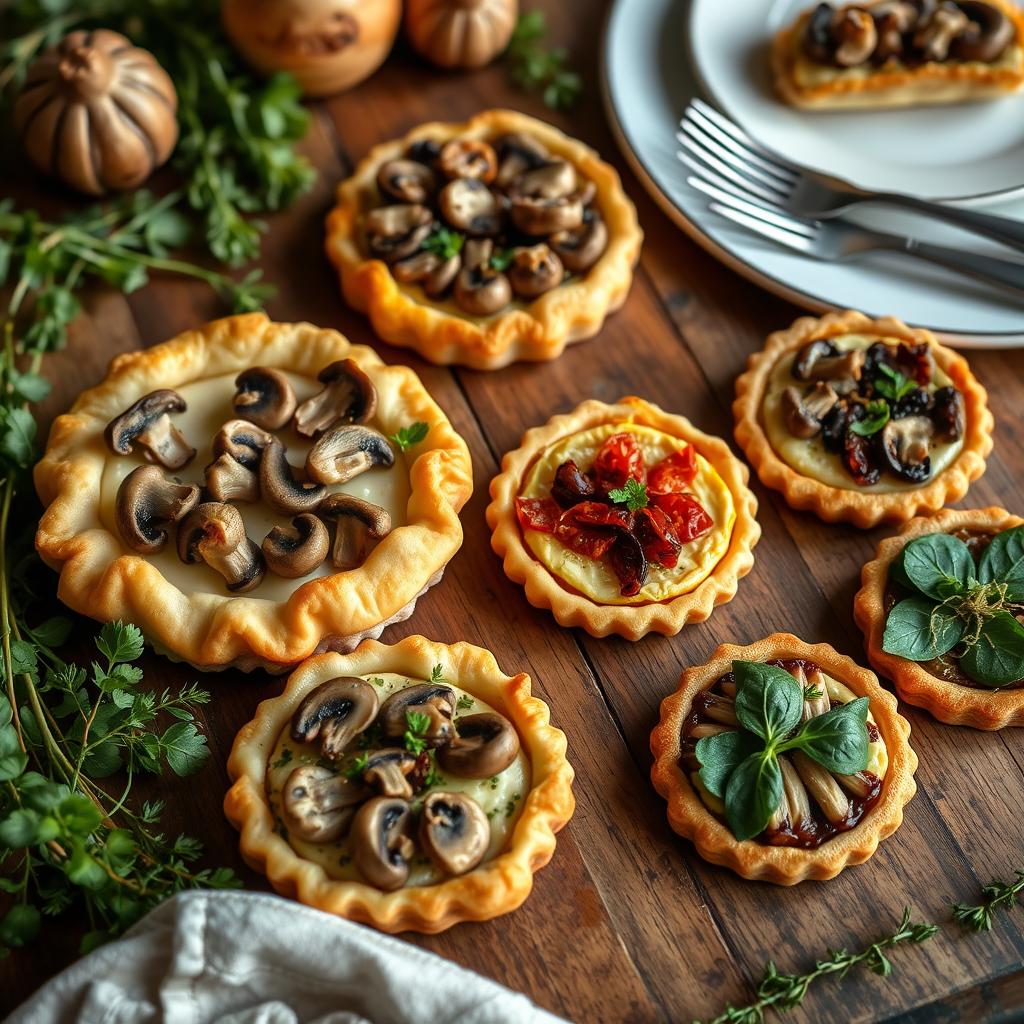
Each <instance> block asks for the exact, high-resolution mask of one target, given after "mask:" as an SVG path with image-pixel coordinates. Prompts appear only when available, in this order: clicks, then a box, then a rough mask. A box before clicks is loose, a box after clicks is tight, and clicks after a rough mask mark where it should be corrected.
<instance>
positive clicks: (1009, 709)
mask: <svg viewBox="0 0 1024 1024" xmlns="http://www.w3.org/2000/svg"><path fill="white" fill-rule="evenodd" d="M1019 526H1024V519H1021V518H1020V517H1019V516H1015V515H1011V513H1009V512H1007V511H1006V509H1003V508H986V509H950V508H947V509H942V510H941V511H940V512H938V513H936V514H935V515H933V516H922V517H920V518H917V519H911V520H910V522H908V523H906V524H905V525H904V526H903V528H902V529H901V530H900V532H899V533H898V534H897V535H896V536H895V537H888V538H886V539H885V540H883V541H882V542H881V543H880V544H879V546H878V552H877V554H876V556H875V558H874V559H873V560H872V561H870V562H868V563H867V564H866V565H865V566H864V568H863V569H862V570H861V589H860V590H859V591H858V592H857V595H856V597H855V598H854V602H853V617H854V620H855V621H856V623H857V625H858V626H859V627H860V629H861V631H862V632H863V633H864V645H865V650H866V651H867V656H868V661H870V662H871V665H872V667H873V668H874V669H875V670H876V671H877V672H878V673H880V674H881V675H883V676H885V677H886V678H888V679H891V680H892V682H893V685H894V686H895V688H896V693H897V695H898V696H899V698H900V700H904V701H906V702H907V703H908V704H913V705H915V706H916V707H919V708H924V709H925V710H926V711H927V712H928V713H929V714H931V715H934V717H935V718H937V719H938V720H939V721H940V722H945V723H946V724H947V725H966V726H970V727H971V728H974V729H987V730H993V729H1002V728H1004V727H1006V726H1021V725H1024V685H1020V684H1017V685H1015V686H1010V687H1006V688H1003V689H998V690H992V689H988V688H987V687H984V686H982V685H981V684H978V683H973V682H972V681H971V680H970V679H969V678H967V677H966V676H964V675H963V673H962V672H960V671H959V670H958V667H957V661H956V658H955V656H952V657H951V656H946V655H944V656H943V657H942V658H940V659H937V660H936V661H934V662H923V663H919V662H916V661H910V660H909V659H907V658H901V657H899V656H898V655H895V654H889V653H888V652H886V651H884V650H883V649H882V641H883V638H884V635H885V625H886V619H887V618H888V614H889V611H890V609H891V607H892V606H893V604H894V603H895V599H894V593H893V588H892V584H891V583H890V579H889V570H890V567H891V566H892V564H893V562H895V561H896V559H897V558H898V557H899V555H900V553H901V552H902V551H903V549H904V548H905V547H906V545H907V544H909V543H910V542H911V541H912V540H915V539H916V538H918V537H924V536H927V535H929V534H935V533H947V534H952V535H954V536H960V537H961V538H962V539H964V538H967V539H969V538H971V537H975V538H977V537H981V538H986V537H989V536H995V535H997V534H1000V533H1002V532H1003V531H1005V530H1010V529H1013V528H1015V527H1019ZM939 673H942V674H941V675H940V674H939Z"/></svg>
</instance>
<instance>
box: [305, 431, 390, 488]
mask: <svg viewBox="0 0 1024 1024" xmlns="http://www.w3.org/2000/svg"><path fill="white" fill-rule="evenodd" d="M394 463H395V453H394V451H392V449H391V442H390V441H389V440H388V439H387V438H386V437H385V436H384V435H383V434H382V433H381V432H380V431H379V430H374V429H373V428H372V427H367V426H364V425H362V424H360V423H346V424H342V425H340V426H337V427H334V428H333V429H332V430H329V431H327V433H326V434H323V435H321V437H320V439H319V440H318V441H317V442H316V444H314V445H313V447H312V448H310V450H309V454H308V455H307V456H306V472H307V473H308V474H309V476H310V478H311V479H313V480H316V481H318V482H319V483H322V484H343V483H347V482H348V481H349V480H351V479H353V477H356V476H358V475H359V474H360V473H365V472H366V470H368V469H373V467H374V466H393V465H394Z"/></svg>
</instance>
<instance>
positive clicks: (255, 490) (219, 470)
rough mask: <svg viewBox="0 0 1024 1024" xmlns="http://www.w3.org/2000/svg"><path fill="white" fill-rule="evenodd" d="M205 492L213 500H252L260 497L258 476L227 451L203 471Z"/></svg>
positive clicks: (257, 499)
mask: <svg viewBox="0 0 1024 1024" xmlns="http://www.w3.org/2000/svg"><path fill="white" fill-rule="evenodd" d="M203 472H204V476H205V479H206V493H207V494H208V495H209V497H210V498H211V499H213V501H242V502H252V501H259V499H260V478H259V477H258V476H257V475H256V474H255V473H254V472H253V471H252V470H251V469H249V468H248V467H247V466H243V465H242V464H241V463H240V462H238V461H237V460H236V459H233V458H232V457H231V456H230V455H228V453H227V452H225V453H224V454H223V455H220V456H218V457H217V458H216V459H215V460H214V461H213V462H211V463H210V464H209V465H208V466H207V467H206V469H205V470H204V471H203Z"/></svg>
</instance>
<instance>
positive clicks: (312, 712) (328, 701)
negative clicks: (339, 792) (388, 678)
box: [292, 676, 380, 761]
mask: <svg viewBox="0 0 1024 1024" xmlns="http://www.w3.org/2000/svg"><path fill="white" fill-rule="evenodd" d="M379 708H380V702H379V700H378V699H377V690H376V688H375V687H374V686H373V684H372V683H368V682H367V681H366V680H365V679H359V678H358V677H357V676H338V677H337V678H336V679H328V680H327V682H325V683H321V684H320V685H319V686H317V687H316V688H315V689H313V690H310V692H309V693H307V694H306V696H305V697H304V698H303V701H302V703H301V704H300V705H299V706H298V708H296V710H295V714H294V715H292V739H293V740H295V742H296V743H312V742H313V741H314V740H316V739H319V740H320V752H321V753H322V754H323V755H324V757H326V758H328V759H329V760H331V761H336V760H338V759H339V758H340V757H341V756H342V755H343V754H344V752H345V748H346V747H347V746H348V745H349V744H350V743H351V742H352V740H354V739H355V738H356V736H358V735H359V734H360V733H361V732H362V731H363V730H364V729H365V728H366V727H367V726H369V725H370V724H371V723H372V722H373V720H374V719H375V718H376V717H377V711H378V709H379Z"/></svg>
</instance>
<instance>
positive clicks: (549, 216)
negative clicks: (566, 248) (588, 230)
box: [509, 194, 583, 237]
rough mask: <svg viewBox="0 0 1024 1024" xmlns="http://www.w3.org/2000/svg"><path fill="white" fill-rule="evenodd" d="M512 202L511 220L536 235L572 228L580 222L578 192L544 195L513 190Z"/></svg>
mask: <svg viewBox="0 0 1024 1024" xmlns="http://www.w3.org/2000/svg"><path fill="white" fill-rule="evenodd" d="M511 203H512V205H511V208H510V210H509V215H510V216H511V218H512V223H513V224H515V226H516V227H517V228H519V230H520V231H522V232H524V233H525V234H527V235H533V236H535V237H539V236H541V235H553V234H555V233H557V232H559V231H573V230H575V229H576V228H578V227H579V226H580V225H581V224H582V223H583V202H582V200H581V199H580V197H579V196H577V195H571V196H560V197H558V198H557V199H543V198H538V197H536V196H523V195H518V194H516V195H513V196H512V197H511Z"/></svg>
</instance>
